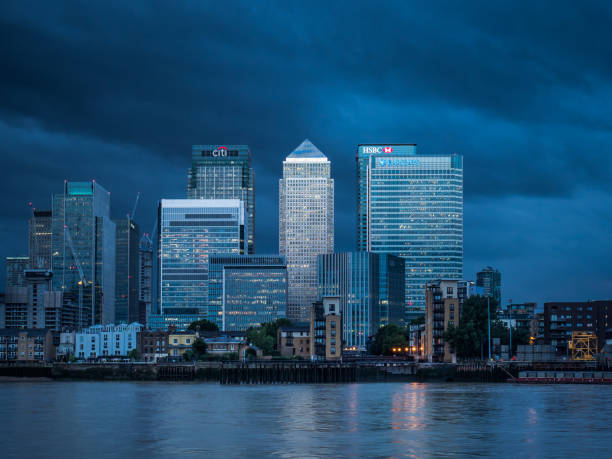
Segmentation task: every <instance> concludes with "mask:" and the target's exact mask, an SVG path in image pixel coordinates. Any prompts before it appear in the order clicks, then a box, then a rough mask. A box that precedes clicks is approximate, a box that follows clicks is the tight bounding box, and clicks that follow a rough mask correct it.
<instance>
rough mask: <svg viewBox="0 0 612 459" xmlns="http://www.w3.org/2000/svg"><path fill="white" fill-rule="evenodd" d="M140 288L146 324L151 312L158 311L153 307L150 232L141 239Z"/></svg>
mask: <svg viewBox="0 0 612 459" xmlns="http://www.w3.org/2000/svg"><path fill="white" fill-rule="evenodd" d="M138 271H139V273H138V274H139V279H138V281H139V288H138V301H139V303H140V306H139V308H140V312H141V313H142V312H143V311H144V316H145V317H144V322H143V321H142V320H141V321H139V322H140V323H142V324H146V320H147V317H148V316H149V314H153V313H154V312H157V311H156V310H154V309H153V242H152V241H151V238H150V237H149V235H148V234H145V235H143V237H142V238H141V240H140V250H139V252H138Z"/></svg>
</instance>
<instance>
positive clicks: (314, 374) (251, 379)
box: [0, 361, 594, 385]
mask: <svg viewBox="0 0 612 459" xmlns="http://www.w3.org/2000/svg"><path fill="white" fill-rule="evenodd" d="M568 369H571V370H576V371H593V370H594V368H593V365H592V363H590V362H570V363H564V364H559V363H551V364H549V365H547V366H546V365H542V364H541V363H538V364H533V363H515V362H506V363H504V364H487V363H483V362H480V363H470V364H449V363H415V362H408V361H406V362H402V361H390V362H384V361H376V362H371V361H362V362H344V363H339V362H318V363H315V362H307V361H249V362H239V361H225V362H184V363H157V364H151V363H137V362H134V363H87V364H85V363H53V364H48V365H26V364H12V365H6V364H4V365H2V364H0V378H1V377H4V378H17V379H19V378H49V379H53V380H92V381H201V382H215V383H220V384H224V385H227V384H230V385H232V384H233V385H236V384H325V383H355V382H418V381H445V382H507V381H518V379H519V373H520V372H525V371H539V372H543V371H557V372H558V371H567V370H568Z"/></svg>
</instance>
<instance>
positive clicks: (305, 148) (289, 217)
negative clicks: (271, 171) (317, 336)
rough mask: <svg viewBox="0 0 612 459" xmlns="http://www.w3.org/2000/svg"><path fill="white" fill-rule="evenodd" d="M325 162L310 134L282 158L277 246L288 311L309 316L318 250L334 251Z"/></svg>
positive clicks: (330, 189)
mask: <svg viewBox="0 0 612 459" xmlns="http://www.w3.org/2000/svg"><path fill="white" fill-rule="evenodd" d="M330 167H331V165H330V162H329V160H328V159H327V157H326V156H325V155H324V154H323V153H321V151H320V150H319V149H318V148H317V147H315V146H314V145H313V144H312V143H311V142H310V141H309V140H304V142H302V143H301V144H300V146H299V147H297V148H296V149H295V150H293V152H292V153H291V154H290V155H289V156H287V158H286V159H285V161H283V178H282V179H281V180H280V181H279V235H278V237H279V251H280V254H281V255H285V256H286V258H287V274H288V276H289V299H288V303H287V317H288V318H289V319H291V320H294V321H301V320H308V318H309V316H310V309H311V307H312V303H313V302H314V301H316V300H317V298H318V292H317V284H318V279H317V277H318V276H317V256H318V255H319V254H322V253H332V252H333V251H334V180H333V179H332V178H330Z"/></svg>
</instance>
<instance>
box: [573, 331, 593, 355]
mask: <svg viewBox="0 0 612 459" xmlns="http://www.w3.org/2000/svg"><path fill="white" fill-rule="evenodd" d="M568 344H569V346H568V347H569V348H570V349H571V351H572V360H593V359H595V355H596V354H597V335H595V334H594V333H591V332H578V331H575V332H572V338H571V339H570V341H569V343H568Z"/></svg>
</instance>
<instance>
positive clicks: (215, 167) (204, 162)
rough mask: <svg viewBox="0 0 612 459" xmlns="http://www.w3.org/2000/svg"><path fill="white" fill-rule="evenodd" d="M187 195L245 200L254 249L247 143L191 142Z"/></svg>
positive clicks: (251, 249)
mask: <svg viewBox="0 0 612 459" xmlns="http://www.w3.org/2000/svg"><path fill="white" fill-rule="evenodd" d="M187 198H189V199H240V200H241V201H244V203H245V206H246V212H247V215H248V225H247V226H248V234H247V241H248V247H249V251H248V253H255V239H254V236H255V173H254V172H253V169H252V168H251V151H250V150H249V146H248V145H227V146H219V145H193V146H192V147H191V168H190V169H189V174H188V178H187Z"/></svg>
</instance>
